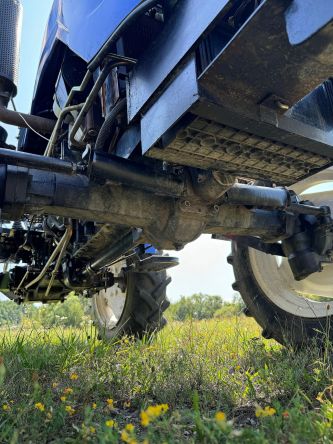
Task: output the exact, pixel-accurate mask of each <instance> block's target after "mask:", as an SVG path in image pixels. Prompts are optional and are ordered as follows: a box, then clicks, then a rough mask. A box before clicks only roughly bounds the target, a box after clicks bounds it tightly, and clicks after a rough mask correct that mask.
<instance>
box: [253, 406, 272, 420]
mask: <svg viewBox="0 0 333 444" xmlns="http://www.w3.org/2000/svg"><path fill="white" fill-rule="evenodd" d="M275 413H276V410H275V409H274V408H273V407H269V406H266V407H265V408H264V409H262V408H261V407H257V408H256V417H257V418H261V417H266V416H273V415H275Z"/></svg>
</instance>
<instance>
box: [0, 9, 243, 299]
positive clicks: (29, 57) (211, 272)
mask: <svg viewBox="0 0 333 444" xmlns="http://www.w3.org/2000/svg"><path fill="white" fill-rule="evenodd" d="M78 1H79V0H78ZM92 1H93V0H92ZM21 2H22V4H23V7H24V17H23V30H22V44H21V59H20V76H19V85H18V95H17V97H16V98H15V104H16V107H17V109H18V110H19V111H21V112H27V113H28V112H29V111H30V104H31V100H32V94H33V89H34V82H35V76H36V73H37V67H38V62H39V57H40V52H41V46H42V41H43V35H44V30H45V26H46V23H47V20H48V16H49V13H50V10H51V5H52V3H53V0H21ZM6 129H7V131H8V133H9V139H8V141H9V142H11V143H13V144H16V140H15V137H16V136H17V134H18V131H17V129H16V128H13V127H11V128H10V127H8V126H6ZM229 252H230V244H229V243H228V242H224V241H217V240H212V239H210V236H208V235H204V236H201V237H200V238H199V239H198V240H197V241H195V242H192V243H191V244H189V245H187V246H186V247H185V249H184V250H182V251H181V252H169V254H170V255H176V256H177V257H179V259H180V265H179V266H178V267H176V268H174V269H172V270H170V271H169V274H170V275H171V277H172V283H171V284H170V286H169V288H168V295H169V298H170V299H171V300H172V301H176V300H177V299H178V298H179V297H180V296H189V295H191V294H194V293H198V292H201V293H206V294H213V295H220V296H222V297H223V298H224V299H226V300H231V299H232V297H233V295H234V291H233V290H232V288H231V284H232V282H233V281H234V278H233V272H232V267H231V266H230V265H228V264H227V261H226V257H227V255H228V254H229Z"/></svg>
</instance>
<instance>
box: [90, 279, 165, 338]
mask: <svg viewBox="0 0 333 444" xmlns="http://www.w3.org/2000/svg"><path fill="white" fill-rule="evenodd" d="M170 282H171V278H170V277H169V276H167V274H166V272H165V271H162V272H154V273H128V274H127V286H126V300H125V306H124V309H123V312H122V314H121V316H120V318H119V320H118V323H117V325H116V326H115V327H114V328H112V329H107V328H106V327H105V325H102V324H101V323H100V321H99V317H98V316H96V313H95V310H96V304H95V297H93V299H92V309H93V310H92V311H93V319H94V323H95V326H96V327H97V329H98V332H99V337H100V338H101V339H114V338H118V337H121V336H124V335H129V336H136V337H138V338H142V337H143V336H145V335H147V334H148V335H149V334H151V333H153V332H156V331H158V330H160V329H162V328H163V327H164V326H165V325H166V323H167V321H166V319H165V317H164V316H163V313H164V311H165V310H166V309H167V308H168V307H169V305H170V302H169V301H168V299H167V295H166V288H167V286H168V285H169V283H170Z"/></svg>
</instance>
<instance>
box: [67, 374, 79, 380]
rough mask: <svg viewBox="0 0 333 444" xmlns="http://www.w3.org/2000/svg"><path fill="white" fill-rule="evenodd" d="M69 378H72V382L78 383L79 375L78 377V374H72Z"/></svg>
mask: <svg viewBox="0 0 333 444" xmlns="http://www.w3.org/2000/svg"><path fill="white" fill-rule="evenodd" d="M69 378H70V379H71V380H72V381H76V380H77V379H79V375H78V374H77V373H72V374H71V375H70V376H69Z"/></svg>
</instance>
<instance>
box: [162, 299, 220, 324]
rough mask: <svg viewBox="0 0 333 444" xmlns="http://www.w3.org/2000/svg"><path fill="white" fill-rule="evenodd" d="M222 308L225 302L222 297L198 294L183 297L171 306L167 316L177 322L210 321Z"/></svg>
mask: <svg viewBox="0 0 333 444" xmlns="http://www.w3.org/2000/svg"><path fill="white" fill-rule="evenodd" d="M222 306H223V300H222V298H221V297H220V296H211V295H207V294H202V293H198V294H194V295H192V296H182V297H181V299H180V301H178V302H176V303H175V304H171V306H170V308H169V309H168V312H167V316H169V318H171V319H173V320H175V321H185V320H186V319H198V320H201V319H210V318H212V317H213V316H214V313H215V312H216V311H217V310H219V309H220V308H221V307H222Z"/></svg>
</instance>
